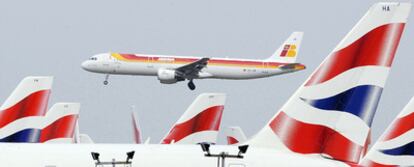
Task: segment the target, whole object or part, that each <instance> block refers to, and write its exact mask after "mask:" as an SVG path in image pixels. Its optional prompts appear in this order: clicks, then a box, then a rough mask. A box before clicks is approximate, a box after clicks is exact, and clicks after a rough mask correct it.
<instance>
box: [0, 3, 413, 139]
mask: <svg viewBox="0 0 414 167" xmlns="http://www.w3.org/2000/svg"><path fill="white" fill-rule="evenodd" d="M374 2H377V1H373V0H364V1H361V0H347V1H326V0H313V1H309V0H303V1H297V0H283V1H275V0H268V1H241V0H228V1H223V0H209V1H194V0H148V1H138V0H117V1H109V0H90V1H85V0H71V1H59V0H37V1H22V0H13V1H0V55H1V56H0V58H1V60H0V68H1V70H0V81H1V83H0V100H1V101H4V100H5V98H6V97H8V96H9V94H10V93H11V91H12V90H13V89H14V88H15V86H16V85H17V84H18V82H20V80H21V79H22V78H23V77H25V76H28V75H53V76H55V83H54V86H53V91H52V96H51V99H50V102H49V107H50V106H51V105H53V104H54V103H56V102H81V104H82V106H81V115H80V126H81V132H82V133H87V134H89V135H90V136H91V137H92V138H93V139H94V140H95V141H96V142H122V143H129V142H132V130H131V122H130V112H131V110H130V106H131V105H135V106H137V112H138V115H139V117H140V118H139V119H140V122H141V128H142V130H143V137H144V138H146V137H148V136H151V138H152V142H158V141H159V140H160V139H161V138H162V137H163V136H164V135H165V134H166V133H167V131H168V130H169V128H170V127H171V125H172V124H173V123H174V122H175V121H176V120H177V119H178V118H179V116H180V115H181V114H182V113H183V112H184V110H185V109H186V108H187V107H188V105H189V104H190V103H191V102H192V100H193V99H194V98H195V97H196V96H197V95H198V94H200V93H203V92H223V93H227V97H228V98H227V104H226V106H225V111H224V117H223V121H222V127H225V126H233V125H239V126H241V127H242V129H243V130H244V131H245V132H246V134H247V135H248V136H251V135H253V134H255V133H256V132H257V131H258V130H259V129H261V128H262V127H263V126H264V125H265V123H267V121H268V120H269V119H270V118H271V117H272V116H273V115H274V114H275V113H276V112H277V111H278V109H279V108H280V107H281V106H282V105H283V103H285V102H286V100H287V99H288V98H289V97H290V95H291V94H292V93H293V92H294V91H295V90H296V89H297V88H298V87H299V85H300V84H301V83H302V82H304V80H305V79H306V78H307V76H308V75H309V74H310V73H311V72H312V71H313V70H314V68H315V67H316V66H317V65H319V63H320V62H321V61H322V60H323V59H324V58H325V57H326V56H327V55H328V54H329V52H330V51H331V50H332V49H333V48H334V47H335V46H336V44H337V43H338V42H339V41H340V40H341V39H342V38H343V36H344V35H345V34H346V33H347V32H348V31H349V30H350V29H351V28H352V27H353V26H354V25H355V23H356V22H357V21H358V20H359V19H360V18H361V17H362V16H363V14H364V13H365V12H366V11H367V10H368V8H369V7H370V6H371V5H372V4H373V3H374ZM413 27H414V18H413V14H411V16H410V19H409V23H408V25H407V27H406V29H405V32H404V34H403V37H402V40H401V43H400V47H399V49H398V51H397V56H396V59H395V61H394V64H393V69H392V71H391V74H390V77H389V80H388V82H387V85H386V88H385V90H384V92H383V94H382V99H381V101H380V106H379V110H378V111H377V114H376V117H375V119H374V125H373V137H374V139H376V138H377V137H378V136H379V135H380V134H381V133H382V131H383V130H384V129H385V127H386V126H388V124H389V123H390V121H391V120H392V119H393V118H394V117H395V116H396V115H397V113H398V112H400V110H401V109H402V108H403V106H404V105H405V104H406V103H407V102H408V100H409V99H410V98H411V97H412V96H413V95H414V77H413V73H412V69H413V66H412V64H413V62H414V61H413V60H414V57H413V56H414V55H413V51H414V50H413V48H414V45H413V39H414V31H413V30H414V28H413ZM292 31H304V32H305V36H304V40H303V45H302V48H301V50H300V53H299V56H300V57H299V58H298V61H299V62H301V63H304V64H306V65H307V67H308V68H307V70H305V71H301V72H297V73H292V74H288V75H282V76H276V77H271V78H265V79H256V80H246V81H230V80H196V81H195V83H196V84H197V90H196V91H189V90H188V88H187V85H186V83H184V82H181V83H178V84H174V85H162V84H160V83H159V81H158V80H157V78H156V77H142V76H111V77H110V80H109V81H110V84H109V85H108V86H104V85H103V84H102V81H103V79H104V75H101V74H94V73H89V72H86V71H84V70H82V69H81V68H80V63H81V62H82V61H83V60H86V59H88V58H89V57H90V56H92V55H94V54H97V53H102V52H108V51H114V52H123V53H147V54H167V55H188V56H202V57H213V56H214V57H231V58H252V59H261V58H267V57H268V56H270V55H271V54H272V53H273V51H274V50H275V49H276V48H277V47H279V45H280V44H281V43H282V42H283V41H284V40H285V38H287V37H288V36H289V35H290V33H291V32H292ZM350 126H352V125H350ZM220 138H221V139H220V142H221V143H223V142H224V138H223V136H222V135H220Z"/></svg>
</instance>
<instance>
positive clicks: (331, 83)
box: [248, 2, 411, 163]
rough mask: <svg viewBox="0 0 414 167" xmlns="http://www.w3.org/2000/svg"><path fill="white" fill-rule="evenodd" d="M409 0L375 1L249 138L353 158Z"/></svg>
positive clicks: (262, 143)
mask: <svg viewBox="0 0 414 167" xmlns="http://www.w3.org/2000/svg"><path fill="white" fill-rule="evenodd" d="M410 9H411V4H410V3H392V2H389V3H388V2H385V3H376V4H374V5H373V6H372V7H371V8H370V9H369V10H368V12H367V13H366V14H365V15H364V16H363V17H362V19H361V20H360V21H359V22H358V23H357V24H356V25H355V27H354V28H352V30H351V31H350V32H349V33H348V34H347V35H346V36H345V38H344V39H343V40H342V41H341V42H340V43H339V44H338V45H337V46H336V47H335V49H334V50H333V51H332V52H331V53H330V55H329V56H328V57H327V58H326V59H325V60H324V61H323V62H322V64H321V65H319V67H318V68H317V69H316V70H315V71H314V72H313V73H312V74H311V76H310V77H309V78H308V79H307V80H306V81H305V82H304V83H303V85H302V86H301V87H300V88H299V89H298V90H297V91H296V92H295V93H294V94H293V95H292V96H291V97H290V99H289V100H288V101H287V102H286V103H285V104H284V105H283V106H282V107H281V109H280V110H279V111H278V112H277V113H276V115H275V116H274V117H273V118H272V119H271V120H270V121H269V122H268V124H267V125H266V126H265V127H264V128H263V129H262V130H261V131H260V132H259V133H258V134H257V135H255V136H254V137H253V138H252V139H251V140H250V141H248V143H249V144H251V145H256V146H263V147H271V148H275V149H280V150H285V151H289V152H295V153H301V154H316V155H321V156H322V157H325V158H329V159H335V160H339V161H344V162H348V163H358V162H359V159H360V156H361V153H362V151H363V149H364V147H365V146H366V143H367V141H368V136H369V133H370V129H371V122H372V119H373V117H374V114H375V111H376V109H377V106H378V102H379V100H380V96H381V93H382V90H383V88H384V85H385V82H386V80H387V78H388V74H389V71H390V69H391V65H392V61H393V59H394V55H395V52H396V50H397V47H398V44H399V41H400V37H401V35H402V32H403V30H404V26H405V23H406V22H407V17H408V15H409V13H410Z"/></svg>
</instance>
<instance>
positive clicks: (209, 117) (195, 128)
mask: <svg viewBox="0 0 414 167" xmlns="http://www.w3.org/2000/svg"><path fill="white" fill-rule="evenodd" d="M225 99H226V96H225V95H224V94H220V93H203V94H201V95H199V96H198V97H197V98H196V99H195V100H194V102H193V103H192V104H191V105H190V106H189V107H188V109H187V110H186V111H185V112H184V114H183V115H182V116H181V117H180V119H178V121H177V122H176V123H175V124H174V126H173V127H172V128H171V130H170V131H169V133H168V134H167V135H166V136H165V137H164V138H163V139H162V141H161V143H162V144H171V143H176V144H197V143H202V142H207V143H216V140H217V135H218V130H219V127H220V123H221V116H222V114H223V109H224V103H225Z"/></svg>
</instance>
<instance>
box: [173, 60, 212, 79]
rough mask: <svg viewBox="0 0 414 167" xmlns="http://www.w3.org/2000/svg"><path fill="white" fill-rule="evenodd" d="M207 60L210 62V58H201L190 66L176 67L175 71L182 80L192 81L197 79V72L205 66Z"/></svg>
mask: <svg viewBox="0 0 414 167" xmlns="http://www.w3.org/2000/svg"><path fill="white" fill-rule="evenodd" d="M208 60H210V58H201V59H200V60H197V61H195V62H192V63H190V64H186V65H184V66H181V67H178V68H177V69H175V71H176V72H177V73H178V74H179V75H180V76H181V77H183V78H187V79H193V78H196V77H197V75H198V72H200V71H201V70H202V69H203V68H204V67H206V66H207V63H208Z"/></svg>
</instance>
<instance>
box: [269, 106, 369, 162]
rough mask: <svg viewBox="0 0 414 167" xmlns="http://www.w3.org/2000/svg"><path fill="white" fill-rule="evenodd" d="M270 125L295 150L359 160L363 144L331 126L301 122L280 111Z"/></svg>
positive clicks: (342, 159)
mask: <svg viewBox="0 0 414 167" xmlns="http://www.w3.org/2000/svg"><path fill="white" fill-rule="evenodd" d="M269 126H270V128H271V129H272V130H273V132H274V133H275V134H276V135H277V136H278V137H279V138H280V139H281V140H282V142H283V143H284V144H285V145H286V146H287V147H288V148H289V149H290V150H292V151H293V152H296V153H302V154H314V153H320V154H327V155H329V156H331V157H332V158H333V159H336V160H341V161H345V162H354V163H357V162H358V160H359V154H360V153H361V150H362V146H360V145H358V144H356V143H353V142H352V141H350V140H349V139H347V138H346V137H345V136H343V135H341V134H340V133H339V132H337V131H335V130H333V129H331V128H329V127H326V126H322V125H315V124H309V123H305V122H301V121H299V120H296V119H294V118H291V117H289V116H288V115H287V114H286V113H284V112H280V113H279V115H278V116H276V118H275V119H273V120H272V121H271V122H270V124H269Z"/></svg>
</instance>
